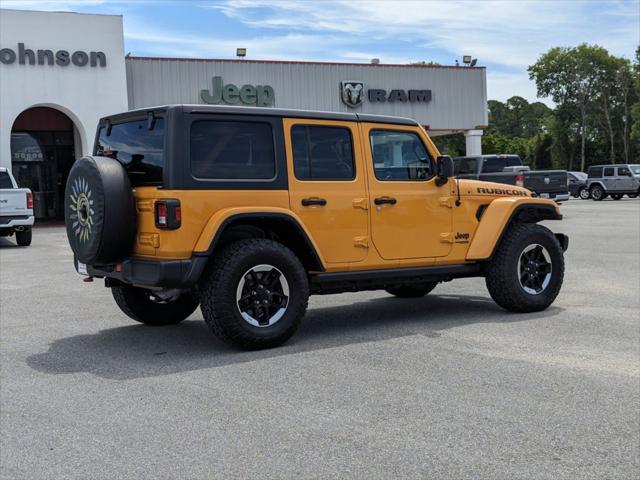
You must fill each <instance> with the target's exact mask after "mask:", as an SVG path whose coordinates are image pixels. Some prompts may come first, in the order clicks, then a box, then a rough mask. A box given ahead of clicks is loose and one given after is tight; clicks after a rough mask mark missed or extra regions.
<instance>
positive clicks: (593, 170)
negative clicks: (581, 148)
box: [589, 167, 602, 178]
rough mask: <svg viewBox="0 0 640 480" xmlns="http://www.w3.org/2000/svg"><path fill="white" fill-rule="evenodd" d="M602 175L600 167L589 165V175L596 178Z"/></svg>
mask: <svg viewBox="0 0 640 480" xmlns="http://www.w3.org/2000/svg"><path fill="white" fill-rule="evenodd" d="M601 176H602V167H591V168H589V177H591V178H597V177H601Z"/></svg>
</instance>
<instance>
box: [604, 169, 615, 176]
mask: <svg viewBox="0 0 640 480" xmlns="http://www.w3.org/2000/svg"><path fill="white" fill-rule="evenodd" d="M604 176H605V177H613V167H608V168H605V169H604Z"/></svg>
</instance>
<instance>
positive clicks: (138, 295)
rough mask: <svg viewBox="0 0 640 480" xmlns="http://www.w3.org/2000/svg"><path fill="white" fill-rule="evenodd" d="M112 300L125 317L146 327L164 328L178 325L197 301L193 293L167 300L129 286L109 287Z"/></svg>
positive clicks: (195, 294)
mask: <svg viewBox="0 0 640 480" xmlns="http://www.w3.org/2000/svg"><path fill="white" fill-rule="evenodd" d="M111 293H112V295H113V298H114V300H115V301H116V303H117V304H118V306H119V307H120V310H122V311H123V312H124V313H125V314H126V315H128V316H129V317H131V318H132V319H134V320H135V321H136V322H140V323H144V324H146V325H153V326H164V325H175V324H176V323H180V322H181V321H183V320H184V319H185V318H187V317H188V316H189V315H191V314H192V313H193V312H194V311H195V310H196V308H198V304H199V303H200V302H199V299H198V294H197V293H196V292H195V291H191V292H187V293H183V294H181V295H178V296H176V297H174V298H171V299H169V300H162V299H161V298H159V297H156V296H155V295H154V294H153V292H152V291H151V290H147V289H144V288H139V287H134V286H131V285H116V286H113V287H111Z"/></svg>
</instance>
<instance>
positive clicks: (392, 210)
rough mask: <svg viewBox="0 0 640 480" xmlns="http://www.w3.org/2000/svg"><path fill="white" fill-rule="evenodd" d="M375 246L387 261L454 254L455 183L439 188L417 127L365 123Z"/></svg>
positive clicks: (364, 131) (432, 164) (429, 156)
mask: <svg viewBox="0 0 640 480" xmlns="http://www.w3.org/2000/svg"><path fill="white" fill-rule="evenodd" d="M362 128H363V137H364V139H365V143H368V144H369V145H370V148H366V152H367V153H366V156H367V160H366V162H367V164H368V165H367V168H368V171H369V195H370V208H371V229H372V238H373V243H374V245H375V247H376V249H377V250H378V252H379V253H380V256H381V257H382V258H384V259H387V260H393V259H411V258H429V257H443V256H446V255H447V254H448V253H449V251H450V250H451V243H449V241H450V239H451V223H452V214H451V208H449V207H447V206H443V205H442V203H441V199H446V198H447V197H449V196H450V194H451V188H452V187H451V184H452V182H448V183H447V184H445V185H443V186H441V187H438V186H436V184H435V162H434V159H433V156H432V155H431V154H429V150H428V148H427V146H426V145H427V142H426V139H425V138H424V134H423V132H422V131H421V130H420V128H418V127H404V126H397V127H395V126H384V127H381V126H379V125H376V124H370V123H369V124H366V123H365V124H362Z"/></svg>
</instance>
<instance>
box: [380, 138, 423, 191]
mask: <svg viewBox="0 0 640 480" xmlns="http://www.w3.org/2000/svg"><path fill="white" fill-rule="evenodd" d="M370 140H371V153H372V156H373V168H374V172H375V175H376V178H377V179H378V180H383V181H384V180H386V181H397V180H427V179H429V178H431V177H432V176H433V174H432V164H431V158H430V157H429V154H428V153H427V149H426V148H425V146H424V144H423V143H422V140H420V137H419V136H418V135H417V134H415V133H413V132H400V131H395V130H372V131H371V134H370Z"/></svg>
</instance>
